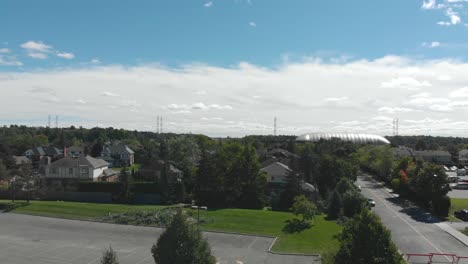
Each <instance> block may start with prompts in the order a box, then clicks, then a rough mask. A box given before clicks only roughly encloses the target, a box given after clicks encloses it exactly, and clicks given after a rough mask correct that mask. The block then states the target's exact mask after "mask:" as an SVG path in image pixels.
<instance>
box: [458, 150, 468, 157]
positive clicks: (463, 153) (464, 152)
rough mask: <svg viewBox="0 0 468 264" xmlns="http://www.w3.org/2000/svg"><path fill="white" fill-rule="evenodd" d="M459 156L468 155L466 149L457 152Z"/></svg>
mask: <svg viewBox="0 0 468 264" xmlns="http://www.w3.org/2000/svg"><path fill="white" fill-rule="evenodd" d="M458 155H459V156H466V155H468V149H462V150H460V151H459V152H458Z"/></svg>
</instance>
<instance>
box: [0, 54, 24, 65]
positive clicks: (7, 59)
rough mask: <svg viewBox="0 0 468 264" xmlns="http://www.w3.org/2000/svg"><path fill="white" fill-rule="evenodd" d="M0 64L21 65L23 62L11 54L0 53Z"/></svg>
mask: <svg viewBox="0 0 468 264" xmlns="http://www.w3.org/2000/svg"><path fill="white" fill-rule="evenodd" d="M0 66H23V63H22V62H21V61H19V60H17V59H16V57H13V56H5V55H1V54H0Z"/></svg>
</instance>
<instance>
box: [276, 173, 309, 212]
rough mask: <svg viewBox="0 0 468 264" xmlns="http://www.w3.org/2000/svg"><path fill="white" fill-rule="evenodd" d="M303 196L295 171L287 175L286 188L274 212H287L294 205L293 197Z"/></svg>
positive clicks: (298, 176)
mask: <svg viewBox="0 0 468 264" xmlns="http://www.w3.org/2000/svg"><path fill="white" fill-rule="evenodd" d="M302 194H304V191H303V190H302V187H301V177H300V175H299V174H298V173H297V171H294V170H291V171H290V172H289V173H288V177H287V184H286V188H285V190H284V191H283V192H281V195H280V198H279V201H278V205H277V206H276V208H274V209H275V210H279V211H288V210H289V208H291V206H292V205H293V203H294V197H296V196H299V195H302Z"/></svg>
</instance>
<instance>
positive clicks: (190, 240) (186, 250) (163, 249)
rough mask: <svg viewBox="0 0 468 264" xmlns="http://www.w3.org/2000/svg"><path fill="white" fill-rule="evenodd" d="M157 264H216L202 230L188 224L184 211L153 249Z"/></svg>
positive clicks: (180, 210) (179, 211)
mask: <svg viewBox="0 0 468 264" xmlns="http://www.w3.org/2000/svg"><path fill="white" fill-rule="evenodd" d="M151 253H152V255H153V258H154V261H155V262H156V264H215V263H216V259H215V257H213V256H212V255H211V249H210V246H209V244H208V241H206V239H204V238H203V237H202V234H201V232H200V230H199V229H198V228H197V227H195V226H193V225H192V224H189V223H187V219H186V217H185V216H184V215H183V211H182V209H179V210H178V211H177V213H176V214H175V215H174V218H173V220H172V222H171V224H170V225H169V226H168V227H167V229H166V230H165V231H164V232H163V233H162V234H161V236H160V237H159V239H158V242H157V243H156V244H154V245H153V247H152V248H151Z"/></svg>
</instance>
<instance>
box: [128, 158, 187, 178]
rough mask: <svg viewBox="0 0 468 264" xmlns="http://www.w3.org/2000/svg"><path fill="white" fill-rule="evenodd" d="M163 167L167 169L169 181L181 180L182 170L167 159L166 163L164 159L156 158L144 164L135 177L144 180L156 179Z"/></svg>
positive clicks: (159, 176)
mask: <svg viewBox="0 0 468 264" xmlns="http://www.w3.org/2000/svg"><path fill="white" fill-rule="evenodd" d="M165 169H167V173H168V180H169V182H176V181H181V180H182V178H183V172H182V171H181V170H179V169H178V168H177V167H176V166H175V165H174V164H173V163H172V162H170V161H168V162H167V163H166V162H165V161H164V160H156V161H154V162H152V163H151V164H149V165H146V166H145V167H144V168H143V169H140V170H138V172H137V177H138V178H140V179H141V180H145V181H158V180H159V179H160V178H161V175H162V173H163V170H165Z"/></svg>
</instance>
